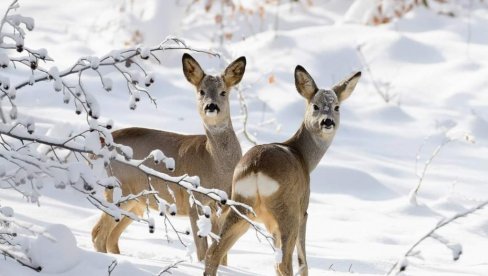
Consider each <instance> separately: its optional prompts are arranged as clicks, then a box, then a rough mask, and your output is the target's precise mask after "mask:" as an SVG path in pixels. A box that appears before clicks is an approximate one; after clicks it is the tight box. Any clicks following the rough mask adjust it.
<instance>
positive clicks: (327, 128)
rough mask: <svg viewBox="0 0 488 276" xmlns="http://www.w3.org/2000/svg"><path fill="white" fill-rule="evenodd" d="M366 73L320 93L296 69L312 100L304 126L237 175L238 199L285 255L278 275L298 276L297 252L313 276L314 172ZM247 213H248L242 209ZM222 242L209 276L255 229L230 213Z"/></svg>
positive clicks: (212, 255)
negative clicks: (309, 254) (309, 247)
mask: <svg viewBox="0 0 488 276" xmlns="http://www.w3.org/2000/svg"><path fill="white" fill-rule="evenodd" d="M360 76H361V72H357V73H355V74H354V75H352V76H351V77H349V78H346V79H345V80H343V81H342V82H340V83H338V84H337V85H335V86H334V87H333V88H332V89H331V90H326V89H318V88H317V86H316V85H315V82H314V80H313V79H312V77H311V76H310V75H309V74H308V73H307V71H306V70H305V69H304V68H303V67H302V66H300V65H298V66H297V67H296V69H295V86H296V89H297V90H298V92H299V93H300V94H301V95H302V96H303V97H304V98H305V99H306V101H307V107H306V112H305V116H304V120H303V123H302V125H301V127H300V128H299V129H298V131H297V132H296V133H295V135H293V137H291V138H290V139H288V140H287V141H285V142H283V143H275V144H267V145H258V146H255V147H253V148H251V149H250V150H249V151H248V152H247V153H246V154H245V155H244V156H243V157H242V159H241V160H240V161H239V163H238V164H237V166H236V169H235V171H234V177H233V182H232V199H233V200H235V201H239V202H242V203H245V204H248V205H249V206H251V207H252V208H253V209H254V211H255V213H256V216H255V217H253V216H252V215H251V214H250V213H249V212H247V213H248V214H249V215H250V217H251V219H253V220H255V221H258V222H262V223H264V225H265V226H266V229H267V230H268V231H269V232H270V233H271V234H272V235H273V239H274V246H275V248H277V249H281V250H282V251H281V252H282V260H281V263H279V264H278V265H277V266H276V273H277V275H287V276H288V275H293V269H292V254H293V249H294V247H295V244H296V247H297V251H298V263H299V265H300V267H301V275H308V267H307V260H306V255H305V232H306V224H307V216H308V215H307V208H308V202H309V197H310V172H311V171H312V170H313V169H315V167H316V166H317V164H318V163H319V162H320V159H321V158H322V156H323V155H324V154H325V152H326V151H327V148H328V147H329V146H330V144H331V143H332V139H333V138H334V135H335V133H336V131H337V128H338V127H339V119H340V118H339V117H340V114H339V105H340V104H341V103H342V102H343V101H344V100H345V99H347V98H348V97H349V96H350V95H351V93H352V91H353V90H354V88H355V86H356V84H357V82H358V80H359V78H360ZM241 211H242V212H245V210H244V209H241ZM221 221H222V226H221V227H220V231H221V232H220V235H221V237H220V241H219V242H218V243H213V244H212V246H211V247H210V248H209V250H208V252H207V256H206V261H205V272H204V275H216V273H217V268H218V265H219V262H220V261H221V259H222V257H223V256H224V255H226V254H227V251H228V250H229V249H230V248H231V247H232V245H233V244H234V243H235V242H236V241H237V240H238V239H239V238H240V237H241V236H242V235H243V234H244V233H245V232H246V231H247V229H248V228H249V224H248V223H247V222H246V221H245V220H244V219H242V218H241V217H239V216H238V215H237V214H236V213H235V212H232V211H231V210H228V211H227V212H226V213H225V215H224V217H223V218H222V220H221Z"/></svg>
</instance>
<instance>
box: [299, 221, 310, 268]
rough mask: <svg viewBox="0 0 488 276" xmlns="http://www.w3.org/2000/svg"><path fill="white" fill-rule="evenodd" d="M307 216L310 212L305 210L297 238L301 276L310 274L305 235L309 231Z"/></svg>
mask: <svg viewBox="0 0 488 276" xmlns="http://www.w3.org/2000/svg"><path fill="white" fill-rule="evenodd" d="M307 218H308V213H307V212H305V214H304V215H303V217H302V218H301V220H300V226H299V227H300V229H299V230H298V240H297V253H298V254H297V255H298V265H299V267H300V268H299V269H300V275H301V276H308V265H307V254H306V250H305V235H306V232H307Z"/></svg>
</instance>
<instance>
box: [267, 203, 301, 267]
mask: <svg viewBox="0 0 488 276" xmlns="http://www.w3.org/2000/svg"><path fill="white" fill-rule="evenodd" d="M289 210H290V209H289V208H285V209H283V208H282V206H281V208H276V209H271V210H270V211H271V213H272V214H273V216H274V217H275V219H276V221H277V223H278V229H279V238H280V240H281V252H282V259H281V263H279V264H278V265H277V266H276V274H277V275H279V276H292V275H293V266H292V264H293V263H292V256H293V250H294V249H295V244H296V242H297V237H298V232H299V230H298V229H299V225H298V224H299V221H298V218H297V216H296V215H294V214H292V213H291V212H289Z"/></svg>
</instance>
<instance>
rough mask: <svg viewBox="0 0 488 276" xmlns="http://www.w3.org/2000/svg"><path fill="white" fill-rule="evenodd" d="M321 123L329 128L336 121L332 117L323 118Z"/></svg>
mask: <svg viewBox="0 0 488 276" xmlns="http://www.w3.org/2000/svg"><path fill="white" fill-rule="evenodd" d="M320 125H321V126H325V127H327V128H329V127H331V126H335V123H334V121H332V120H331V119H329V118H327V119H325V120H322V122H320Z"/></svg>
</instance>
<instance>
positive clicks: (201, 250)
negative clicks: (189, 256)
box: [190, 204, 208, 261]
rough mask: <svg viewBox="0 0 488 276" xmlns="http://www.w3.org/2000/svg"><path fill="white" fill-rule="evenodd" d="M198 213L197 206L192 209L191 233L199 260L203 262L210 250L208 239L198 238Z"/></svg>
mask: <svg viewBox="0 0 488 276" xmlns="http://www.w3.org/2000/svg"><path fill="white" fill-rule="evenodd" d="M197 220H198V211H197V206H196V204H194V205H193V207H191V208H190V224H191V231H192V233H193V240H194V241H195V247H196V249H197V258H198V261H203V260H204V259H205V253H206V252H207V249H208V243H207V238H206V237H199V236H198V226H197Z"/></svg>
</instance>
